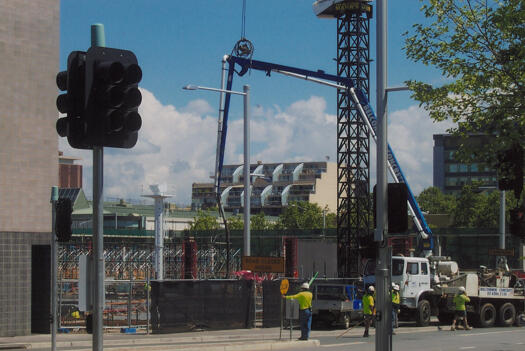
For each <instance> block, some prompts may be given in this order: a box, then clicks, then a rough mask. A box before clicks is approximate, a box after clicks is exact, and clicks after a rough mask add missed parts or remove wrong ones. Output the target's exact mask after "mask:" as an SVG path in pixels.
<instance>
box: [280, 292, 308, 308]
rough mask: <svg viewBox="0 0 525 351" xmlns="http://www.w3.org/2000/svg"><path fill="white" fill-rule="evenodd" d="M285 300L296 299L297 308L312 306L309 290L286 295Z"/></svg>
mask: <svg viewBox="0 0 525 351" xmlns="http://www.w3.org/2000/svg"><path fill="white" fill-rule="evenodd" d="M286 299H287V300H292V299H293V300H297V301H298V302H299V309H300V310H306V309H307V308H312V293H311V292H309V291H301V292H300V293H298V294H295V295H289V296H286Z"/></svg>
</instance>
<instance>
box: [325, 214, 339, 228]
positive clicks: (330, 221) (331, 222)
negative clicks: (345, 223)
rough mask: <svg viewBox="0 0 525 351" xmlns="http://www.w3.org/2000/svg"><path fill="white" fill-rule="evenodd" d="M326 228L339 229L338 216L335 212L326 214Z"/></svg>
mask: <svg viewBox="0 0 525 351" xmlns="http://www.w3.org/2000/svg"><path fill="white" fill-rule="evenodd" d="M326 228H337V214H335V213H333V212H328V213H327V214H326Z"/></svg>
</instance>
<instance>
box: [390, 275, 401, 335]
mask: <svg viewBox="0 0 525 351" xmlns="http://www.w3.org/2000/svg"><path fill="white" fill-rule="evenodd" d="M392 284H393V288H392V334H394V335H395V332H394V328H397V327H398V313H399V304H400V302H401V298H400V296H399V285H397V284H394V283H392Z"/></svg>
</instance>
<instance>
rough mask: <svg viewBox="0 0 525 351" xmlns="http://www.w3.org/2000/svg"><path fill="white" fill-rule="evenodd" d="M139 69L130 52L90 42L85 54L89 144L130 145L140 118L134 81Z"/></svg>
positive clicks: (138, 75)
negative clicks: (91, 45) (90, 44)
mask: <svg viewBox="0 0 525 351" xmlns="http://www.w3.org/2000/svg"><path fill="white" fill-rule="evenodd" d="M141 79H142V70H141V68H140V67H139V65H138V63H137V58H136V56H135V54H133V52H131V51H128V50H120V49H113V48H106V47H98V46H93V47H91V48H89V50H88V51H87V55H86V94H87V100H86V108H85V113H86V117H87V120H88V123H87V133H88V135H89V141H90V143H91V145H93V146H105V147H116V148H128V149H129V148H132V147H133V146H135V144H136V143H137V138H138V131H139V129H140V127H141V126H142V119H141V117H140V115H139V113H138V107H139V105H140V103H141V101H142V95H141V94H140V91H139V89H138V83H139V82H140V80H141Z"/></svg>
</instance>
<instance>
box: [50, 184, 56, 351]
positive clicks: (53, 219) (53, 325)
mask: <svg viewBox="0 0 525 351" xmlns="http://www.w3.org/2000/svg"><path fill="white" fill-rule="evenodd" d="M57 201H58V187H56V186H53V187H51V350H52V351H56V349H57V271H58V262H57V261H58V260H57V239H56V231H55V223H56V203H57Z"/></svg>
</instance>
